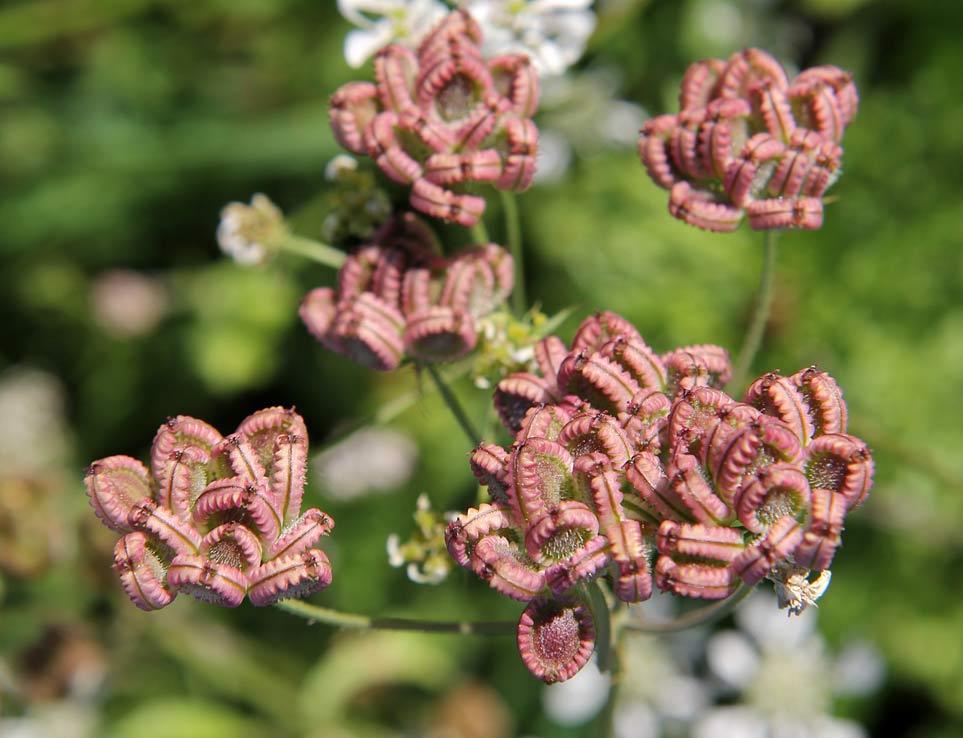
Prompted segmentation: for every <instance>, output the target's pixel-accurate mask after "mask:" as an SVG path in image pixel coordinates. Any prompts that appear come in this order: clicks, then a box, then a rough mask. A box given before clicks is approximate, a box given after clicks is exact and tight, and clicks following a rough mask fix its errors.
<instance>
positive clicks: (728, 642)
mask: <svg viewBox="0 0 963 738" xmlns="http://www.w3.org/2000/svg"><path fill="white" fill-rule="evenodd" d="M706 660H707V661H708V664H709V668H710V669H712V671H713V673H714V674H715V675H716V676H718V677H719V678H720V679H721V680H722V681H723V682H725V683H726V684H727V685H728V686H730V687H734V688H736V689H743V688H745V687H746V686H747V685H748V684H749V682H751V681H752V679H753V677H754V676H755V675H756V672H757V671H758V670H759V653H758V652H757V651H756V649H755V648H754V647H753V645H752V643H750V642H749V639H748V638H746V637H745V636H744V635H743V634H742V633H737V632H736V631H734V630H724V631H722V632H721V633H717V634H715V635H714V636H712V638H710V639H709V642H708V643H707V644H706Z"/></svg>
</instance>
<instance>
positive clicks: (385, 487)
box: [311, 427, 418, 501]
mask: <svg viewBox="0 0 963 738" xmlns="http://www.w3.org/2000/svg"><path fill="white" fill-rule="evenodd" d="M417 461H418V447H417V446H416V445H415V443H414V441H412V440H411V438H409V437H408V436H406V435H405V434H403V433H400V432H398V431H396V430H392V429H391V428H375V427H371V428H362V429H361V430H359V431H356V432H354V433H352V434H351V435H350V436H348V437H347V438H345V439H343V440H341V441H339V442H338V443H336V444H335V445H334V446H331V447H330V448H328V449H325V450H324V451H322V452H321V453H320V454H318V455H317V456H316V457H315V458H314V459H313V461H312V462H311V466H312V468H313V470H314V471H315V473H316V474H317V476H318V478H319V479H320V482H321V484H322V485H323V486H324V491H325V494H326V495H327V496H328V497H331V498H333V499H338V500H345V501H348V500H353V499H356V498H358V497H361V496H362V495H366V494H369V493H377V492H388V491H390V490H393V489H397V488H398V487H401V486H402V485H404V484H405V482H407V481H408V479H409V478H410V477H411V473H412V471H414V468H415V464H416V463H417Z"/></svg>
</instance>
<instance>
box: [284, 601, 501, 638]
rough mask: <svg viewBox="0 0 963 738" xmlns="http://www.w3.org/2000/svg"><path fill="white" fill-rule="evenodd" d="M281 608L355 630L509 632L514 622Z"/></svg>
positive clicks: (293, 604)
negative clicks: (385, 615)
mask: <svg viewBox="0 0 963 738" xmlns="http://www.w3.org/2000/svg"><path fill="white" fill-rule="evenodd" d="M276 607H277V608H278V609H281V610H284V611H285V612H288V613H291V614H292V615H297V616H298V617H302V618H304V619H305V620H309V621H311V622H315V623H325V624H326V625H333V626H335V627H338V628H349V629H352V630H408V631H418V632H421V633H455V634H458V635H510V634H512V633H514V632H515V623H512V622H509V621H505V620H483V621H477V622H468V621H465V622H459V621H457V620H418V619H414V618H373V617H369V616H368V615H359V614H357V613H352V612H341V611H340V610H332V609H331V608H329V607H319V606H318V605H311V604H308V603H307V602H303V601H301V600H281V601H280V602H278V603H277V605H276Z"/></svg>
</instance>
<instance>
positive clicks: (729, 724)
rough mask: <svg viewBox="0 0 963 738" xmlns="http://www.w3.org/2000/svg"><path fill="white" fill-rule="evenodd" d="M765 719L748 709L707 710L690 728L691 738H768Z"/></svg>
mask: <svg viewBox="0 0 963 738" xmlns="http://www.w3.org/2000/svg"><path fill="white" fill-rule="evenodd" d="M767 728H768V726H767V724H766V719H765V718H764V717H763V716H762V715H760V714H759V713H758V712H756V711H755V710H752V709H750V708H748V707H740V706H733V707H717V708H715V709H712V710H709V712H707V713H706V714H705V715H703V716H702V718H700V720H699V721H698V722H697V723H696V724H695V725H694V726H693V728H692V738H769V737H768V729H767Z"/></svg>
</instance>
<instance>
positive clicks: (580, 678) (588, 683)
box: [542, 658, 612, 725]
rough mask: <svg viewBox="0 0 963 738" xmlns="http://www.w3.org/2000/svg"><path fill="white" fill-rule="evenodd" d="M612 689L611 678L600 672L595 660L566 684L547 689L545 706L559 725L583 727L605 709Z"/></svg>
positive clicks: (543, 695) (547, 687) (551, 686)
mask: <svg viewBox="0 0 963 738" xmlns="http://www.w3.org/2000/svg"><path fill="white" fill-rule="evenodd" d="M611 688H612V678H611V676H610V675H608V674H603V673H602V672H601V671H599V667H598V664H597V663H596V661H595V659H594V658H593V659H591V660H590V661H589V662H588V663H587V664H586V665H585V668H584V669H582V670H581V671H580V672H579V673H578V674H576V675H575V676H574V677H572V678H571V679H569V680H568V681H567V682H561V683H559V684H551V685H548V686H546V687H545V688H544V691H543V692H542V706H543V707H544V708H545V714H546V715H548V716H549V717H550V718H551V719H552V720H553V721H555V722H556V723H558V724H559V725H582V724H584V723H587V722H588V721H589V720H591V719H592V718H593V717H595V715H596V714H597V713H598V711H599V710H601V709H602V707H603V706H604V705H605V702H606V700H607V699H608V696H609V690H610V689H611Z"/></svg>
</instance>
